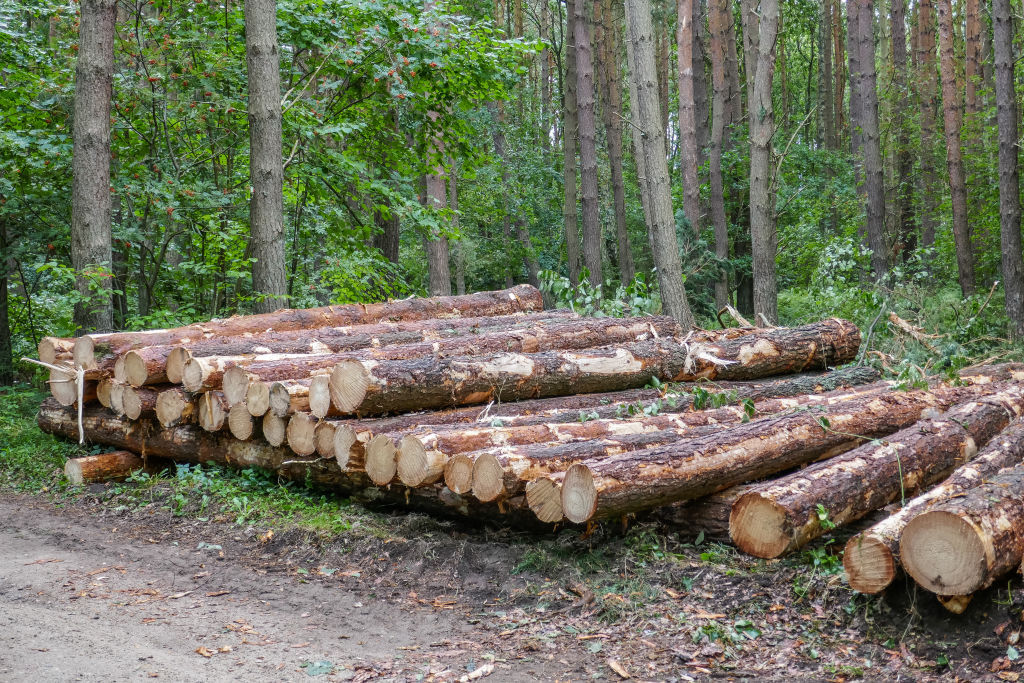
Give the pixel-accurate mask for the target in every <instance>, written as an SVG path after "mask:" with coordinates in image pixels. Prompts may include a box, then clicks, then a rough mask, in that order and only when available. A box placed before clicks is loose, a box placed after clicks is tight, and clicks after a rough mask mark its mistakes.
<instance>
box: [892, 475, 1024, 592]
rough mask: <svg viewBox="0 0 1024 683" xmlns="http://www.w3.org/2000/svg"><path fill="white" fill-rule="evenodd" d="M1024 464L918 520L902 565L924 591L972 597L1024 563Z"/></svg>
mask: <svg viewBox="0 0 1024 683" xmlns="http://www.w3.org/2000/svg"><path fill="white" fill-rule="evenodd" d="M1022 501H1024V465H1017V466H1016V467H1011V468H1008V469H1005V470H1003V471H1002V472H1000V473H999V474H998V475H996V476H995V477H993V478H992V479H990V480H988V481H986V482H983V483H981V484H979V485H978V486H976V487H975V488H973V489H970V490H968V491H967V492H966V493H965V494H964V495H963V496H959V497H957V498H952V499H950V500H947V501H945V502H943V503H940V504H938V505H936V506H934V507H932V508H931V509H930V510H928V511H927V512H925V513H924V514H921V515H918V516H916V517H914V519H912V520H911V521H910V522H909V523H908V524H907V526H906V528H905V529H904V530H903V535H902V537H901V538H900V562H901V563H902V564H903V568H904V569H905V570H906V572H907V573H908V574H910V576H911V577H913V579H914V581H916V582H917V583H918V584H919V585H920V586H921V587H922V588H925V589H926V590H929V591H931V592H932V593H936V594H938V595H941V596H961V595H970V594H971V593H974V592H976V591H979V590H981V589H983V588H986V587H988V586H990V585H992V582H994V581H995V580H996V579H998V578H999V577H1001V576H1003V575H1004V574H1006V573H1008V572H1011V571H1014V570H1016V569H1017V568H1018V567H1020V565H1021V560H1022V559H1024V503H1022Z"/></svg>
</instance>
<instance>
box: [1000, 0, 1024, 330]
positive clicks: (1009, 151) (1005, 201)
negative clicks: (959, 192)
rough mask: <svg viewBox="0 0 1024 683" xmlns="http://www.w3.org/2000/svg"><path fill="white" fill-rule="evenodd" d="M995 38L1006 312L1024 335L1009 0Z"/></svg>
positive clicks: (1023, 260) (1023, 273) (1003, 0)
mask: <svg viewBox="0 0 1024 683" xmlns="http://www.w3.org/2000/svg"><path fill="white" fill-rule="evenodd" d="M992 35H993V38H992V41H993V50H994V52H995V62H996V66H995V70H996V74H995V75H996V119H997V121H998V125H999V235H1000V246H1001V248H1002V260H1001V268H1002V275H1003V289H1004V290H1005V291H1006V315H1007V316H1008V317H1009V318H1010V328H1011V331H1012V334H1013V336H1014V337H1016V338H1018V339H1020V338H1022V337H1024V255H1022V248H1021V231H1020V175H1019V172H1018V167H1017V156H1018V150H1017V135H1018V129H1017V115H1018V114H1017V91H1016V86H1015V80H1014V73H1013V64H1014V51H1013V16H1012V12H1011V10H1010V2H1009V0H993V2H992Z"/></svg>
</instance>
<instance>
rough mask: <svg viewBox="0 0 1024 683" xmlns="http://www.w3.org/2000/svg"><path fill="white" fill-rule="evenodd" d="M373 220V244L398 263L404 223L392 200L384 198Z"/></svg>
mask: <svg viewBox="0 0 1024 683" xmlns="http://www.w3.org/2000/svg"><path fill="white" fill-rule="evenodd" d="M373 222H374V224H375V225H376V228H377V231H376V232H375V233H374V234H373V246H374V247H375V248H376V249H379V250H380V253H381V254H382V255H383V256H384V258H386V259H387V260H388V261H391V263H394V264H396V265H397V264H398V247H399V244H401V228H402V223H401V219H399V217H398V213H396V212H395V211H394V209H393V207H392V206H391V201H390V200H388V199H382V200H381V204H380V206H377V207H375V208H374V210H373ZM463 293H464V292H463Z"/></svg>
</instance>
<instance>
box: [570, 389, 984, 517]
mask: <svg viewBox="0 0 1024 683" xmlns="http://www.w3.org/2000/svg"><path fill="white" fill-rule="evenodd" d="M987 391H991V388H985V387H984V386H973V387H955V388H938V389H935V390H934V391H909V392H892V393H883V394H870V395H868V396H865V397H863V398H859V399H853V400H850V401H844V402H842V403H839V404H837V405H835V406H833V407H830V408H828V409H826V410H822V411H814V412H810V411H801V412H797V413H791V414H788V415H780V416H773V417H766V418H762V419H758V420H754V421H752V422H749V423H747V424H741V425H736V426H734V427H732V428H731V429H729V430H727V431H726V432H724V433H723V434H721V435H714V436H710V437H701V438H698V439H691V440H689V441H685V442H681V443H677V444H672V445H670V446H661V447H657V448H650V449H647V450H642V451H635V452H632V453H625V454H622V455H618V456H611V457H609V458H604V459H602V460H589V461H586V462H583V463H578V464H576V465H574V466H573V467H572V468H570V469H569V470H568V471H566V472H565V474H564V475H559V474H556V475H552V476H551V477H550V479H551V480H552V482H553V483H554V484H560V485H561V501H562V506H563V509H564V511H565V516H566V518H567V519H568V520H569V521H571V522H585V521H587V520H590V519H599V518H608V517H618V516H621V515H624V514H628V513H630V512H635V511H638V510H643V509H647V508H653V507H657V506H660V505H665V504H666V503H672V502H675V501H680V500H688V499H691V498H699V497H701V496H705V495H708V494H710V493H713V492H715V491H717V490H720V489H724V488H727V487H729V486H733V485H735V484H741V483H743V482H746V481H752V480H754V479H760V478H764V477H767V476H770V475H772V474H775V473H776V472H781V471H785V470H787V469H789V468H791V467H796V466H798V465H802V464H804V463H808V462H812V461H814V460H818V459H822V458H827V457H831V456H833V455H836V454H837V453H842V452H844V451H846V450H849V448H850V447H851V445H855V444H857V443H859V442H862V441H865V440H868V439H874V438H878V437H881V436H885V435H887V434H891V433H892V432H894V431H897V430H899V429H902V428H904V427H908V426H910V425H912V424H913V423H914V422H917V420H918V419H920V416H921V413H922V412H923V411H924V410H925V409H927V408H937V409H947V408H948V407H949V406H950V405H952V404H954V403H959V402H961V401H964V400H969V399H971V398H974V397H976V396H978V395H981V394H983V393H985V392H987ZM823 419H824V421H823ZM825 424H827V425H828V427H827V428H826V427H825Z"/></svg>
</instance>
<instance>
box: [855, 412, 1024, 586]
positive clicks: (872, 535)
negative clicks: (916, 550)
mask: <svg viewBox="0 0 1024 683" xmlns="http://www.w3.org/2000/svg"><path fill="white" fill-rule="evenodd" d="M1021 462H1024V419H1021V418H1017V419H1016V420H1014V422H1013V423H1012V424H1011V425H1010V426H1009V427H1007V428H1006V429H1005V430H1003V431H1002V432H1000V433H999V434H998V435H997V436H996V437H995V438H993V439H992V440H991V441H989V443H988V445H986V446H985V447H984V448H982V449H981V450H980V451H979V452H978V455H977V456H975V458H974V460H972V461H971V462H969V463H967V464H966V465H961V466H960V467H959V468H957V470H956V471H955V472H953V474H951V475H950V476H949V478H948V479H946V481H944V482H942V483H941V484H939V485H938V486H936V487H935V488H933V489H931V490H930V491H928V492H927V493H924V494H922V495H920V496H917V497H916V498H914V499H913V500H911V501H908V502H907V504H906V505H905V506H904V507H903V508H902V509H900V510H899V511H898V512H896V513H894V514H892V515H890V516H889V517H888V518H886V519H884V520H882V521H881V522H879V523H878V524H876V525H874V526H873V527H871V528H870V529H868V530H867V531H864V532H863V533H860V534H858V535H857V536H854V537H853V538H851V539H850V540H849V541H848V542H847V544H846V550H845V551H844V552H843V566H844V567H845V568H846V573H847V576H848V578H849V582H850V587H851V588H853V589H854V590H856V591H859V592H861V593H867V594H875V593H880V592H882V591H883V590H885V589H886V588H887V587H888V586H889V585H890V584H891V583H892V582H893V581H894V580H895V578H896V575H897V572H898V569H899V543H900V536H901V535H902V533H903V529H904V528H905V527H906V526H907V524H908V523H909V522H910V520H912V519H913V518H914V517H916V516H917V515H919V514H921V513H923V512H925V511H926V510H928V509H930V508H931V507H933V506H935V505H937V504H940V503H942V502H944V501H946V500H949V499H951V498H953V497H954V496H959V495H961V494H963V493H965V492H967V491H969V490H970V489H973V488H974V487H976V486H978V485H979V484H981V483H982V482H983V481H985V480H986V479H988V478H990V477H992V476H993V475H995V474H996V473H997V472H999V470H1001V469H1003V468H1004V467H1013V466H1015V465H1018V464H1020V463H1021Z"/></svg>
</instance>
